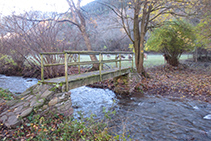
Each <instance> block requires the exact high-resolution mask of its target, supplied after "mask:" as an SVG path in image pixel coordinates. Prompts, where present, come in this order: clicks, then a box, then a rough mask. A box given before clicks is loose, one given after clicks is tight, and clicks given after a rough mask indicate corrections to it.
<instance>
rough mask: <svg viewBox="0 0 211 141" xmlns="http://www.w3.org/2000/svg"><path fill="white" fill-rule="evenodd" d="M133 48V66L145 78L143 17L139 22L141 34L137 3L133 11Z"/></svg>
mask: <svg viewBox="0 0 211 141" xmlns="http://www.w3.org/2000/svg"><path fill="white" fill-rule="evenodd" d="M134 10H135V11H134V28H133V32H134V43H133V44H134V48H135V64H136V69H137V72H138V73H139V74H141V75H144V76H146V73H145V69H144V66H143V63H144V46H143V45H144V36H145V22H144V21H145V18H146V14H145V13H144V14H145V16H144V15H143V16H142V17H143V18H142V22H141V34H140V31H139V23H140V22H139V17H138V15H139V11H140V5H139V4H138V3H137V4H136V7H135V9H134Z"/></svg>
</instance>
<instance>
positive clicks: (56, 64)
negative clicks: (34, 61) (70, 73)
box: [44, 63, 64, 67]
mask: <svg viewBox="0 0 211 141" xmlns="http://www.w3.org/2000/svg"><path fill="white" fill-rule="evenodd" d="M60 65H64V63H55V64H45V65H44V67H50V66H60Z"/></svg>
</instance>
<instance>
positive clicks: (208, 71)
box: [140, 60, 211, 103]
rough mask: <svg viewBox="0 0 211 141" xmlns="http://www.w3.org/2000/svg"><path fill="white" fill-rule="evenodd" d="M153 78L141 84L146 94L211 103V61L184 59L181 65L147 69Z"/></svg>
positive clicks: (142, 81) (145, 79) (144, 80)
mask: <svg viewBox="0 0 211 141" xmlns="http://www.w3.org/2000/svg"><path fill="white" fill-rule="evenodd" d="M147 72H148V73H149V74H150V76H151V78H144V79H142V80H141V82H140V86H141V88H142V89H143V91H144V92H145V93H146V94H149V95H161V96H164V97H167V98H173V97H174V98H178V99H185V98H187V99H190V100H198V101H203V102H209V103H211V97H210V96H211V62H192V61H188V60H187V61H183V62H181V64H180V65H179V67H172V66H169V65H164V66H163V65H162V66H158V67H153V68H149V69H147Z"/></svg>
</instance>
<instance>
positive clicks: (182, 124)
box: [0, 75, 211, 141]
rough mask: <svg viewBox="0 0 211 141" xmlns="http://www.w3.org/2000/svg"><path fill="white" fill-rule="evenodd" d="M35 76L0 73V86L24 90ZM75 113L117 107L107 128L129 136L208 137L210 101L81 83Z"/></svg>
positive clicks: (203, 140)
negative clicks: (122, 93)
mask: <svg viewBox="0 0 211 141" xmlns="http://www.w3.org/2000/svg"><path fill="white" fill-rule="evenodd" d="M36 83H37V80H36V79H24V78H22V77H6V76H4V75H0V87H2V88H8V89H9V90H10V91H12V92H14V93H18V92H23V91H24V90H26V89H27V88H28V87H30V86H31V85H33V84H36ZM71 99H72V105H73V107H74V110H75V113H74V115H75V116H76V117H78V116H79V115H78V114H77V112H78V111H83V112H82V113H83V114H84V115H85V116H89V115H90V114H91V113H93V114H96V115H97V117H98V118H102V117H103V112H102V109H103V107H106V109H107V110H116V115H114V116H112V121H111V122H110V123H109V129H111V130H109V131H113V132H115V133H117V134H121V133H126V134H130V136H131V138H132V140H135V139H136V140H142V141H150V140H155V141H157V140H159V141H171V140H172V141H174V140H181V141H183V140H195V141H210V140H211V104H209V103H199V102H197V101H188V100H176V99H167V98H163V97H153V96H147V94H145V95H136V96H134V97H131V98H128V99H117V98H116V96H115V93H113V92H112V91H110V90H108V89H106V90H103V89H97V88H89V87H80V88H77V89H73V90H71Z"/></svg>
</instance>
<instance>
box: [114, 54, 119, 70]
mask: <svg viewBox="0 0 211 141" xmlns="http://www.w3.org/2000/svg"><path fill="white" fill-rule="evenodd" d="M115 60H116V68H117V60H118V59H117V54H116V55H115Z"/></svg>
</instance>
